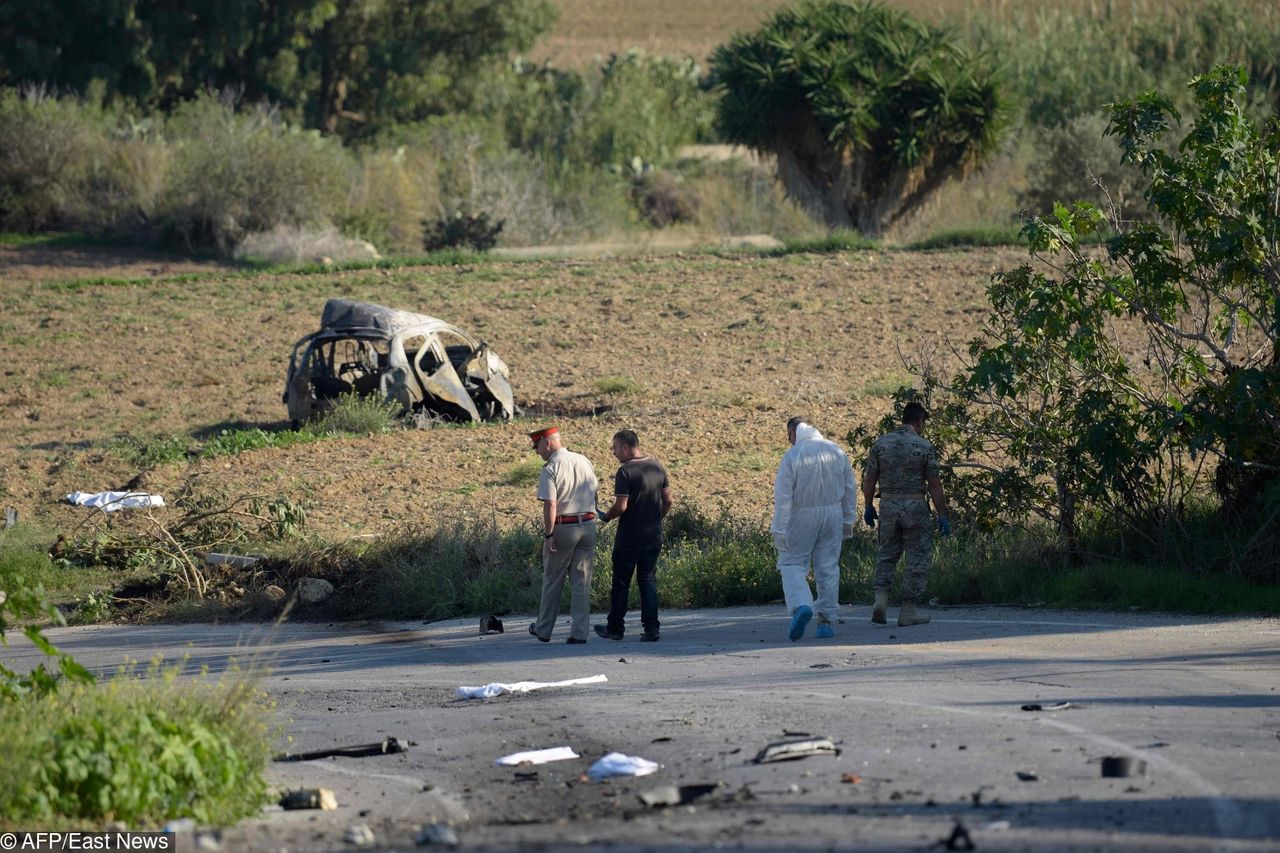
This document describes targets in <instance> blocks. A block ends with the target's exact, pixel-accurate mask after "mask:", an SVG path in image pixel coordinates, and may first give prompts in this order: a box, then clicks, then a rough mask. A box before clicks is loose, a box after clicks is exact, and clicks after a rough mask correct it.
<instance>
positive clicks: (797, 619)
mask: <svg viewBox="0 0 1280 853" xmlns="http://www.w3.org/2000/svg"><path fill="white" fill-rule="evenodd" d="M812 618H813V608H812V607H808V606H806V605H803V604H802V605H800V606H799V607H797V608H796V613H795V615H794V616H792V617H791V632H790V633H789V634H788V635H787V636H789V637H790V638H791V642H793V643H794V642H795V641H796V640H798V639H800V638H801V637H803V636H804V629H805V628H807V627H808V626H809V620H810V619H812Z"/></svg>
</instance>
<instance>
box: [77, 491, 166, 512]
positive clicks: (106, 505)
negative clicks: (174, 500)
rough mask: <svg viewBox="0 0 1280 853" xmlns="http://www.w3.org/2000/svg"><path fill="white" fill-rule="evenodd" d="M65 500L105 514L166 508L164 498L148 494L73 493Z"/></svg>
mask: <svg viewBox="0 0 1280 853" xmlns="http://www.w3.org/2000/svg"><path fill="white" fill-rule="evenodd" d="M64 500H66V502H67V503H69V504H75V505H76V506H92V507H97V508H98V509H101V510H102V511H103V512H115V511H116V510H118V509H140V508H143V507H149V506H164V498H162V497H160V495H149V494H147V493H146V492H72V493H71V494H69V495H67V496H66V498H64Z"/></svg>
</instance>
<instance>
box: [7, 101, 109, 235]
mask: <svg viewBox="0 0 1280 853" xmlns="http://www.w3.org/2000/svg"><path fill="white" fill-rule="evenodd" d="M105 123H106V120H105V118H104V117H103V115H102V114H101V112H100V111H98V110H95V109H92V108H90V107H88V106H86V105H84V104H83V103H81V102H80V101H77V100H74V99H71V98H67V99H58V98H55V97H53V96H51V95H46V94H44V93H42V92H39V91H35V90H29V91H27V92H24V93H19V92H18V91H16V90H14V89H2V90H0V229H5V230H12V231H38V230H41V229H47V228H72V227H77V226H79V225H81V224H82V222H83V220H84V215H85V212H86V211H85V190H86V187H87V185H88V182H89V179H90V174H91V172H92V170H93V168H94V164H95V163H96V162H98V161H99V160H101V159H102V158H103V156H104V154H105V151H106V149H107V140H106V132H105V129H104V125H105Z"/></svg>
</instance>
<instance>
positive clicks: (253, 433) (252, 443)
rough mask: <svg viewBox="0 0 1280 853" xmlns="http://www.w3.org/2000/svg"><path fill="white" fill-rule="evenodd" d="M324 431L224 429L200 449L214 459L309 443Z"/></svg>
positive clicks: (256, 428) (203, 453)
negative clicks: (268, 448)
mask: <svg viewBox="0 0 1280 853" xmlns="http://www.w3.org/2000/svg"><path fill="white" fill-rule="evenodd" d="M324 437H325V434H324V433H319V432H314V431H312V430H310V429H307V428H303V429H286V430H280V431H279V432H268V431H267V430H265V429H262V428H261V427H252V428H250V429H224V430H219V431H218V434H217V435H215V436H214V437H213V438H211V439H209V440H208V441H207V442H206V443H205V445H204V447H203V448H202V449H201V451H200V455H201V457H203V458H205V459H213V458H215V457H218V456H233V455H235V454H237V453H244V452H246V451H249V450H262V449H264V448H267V447H292V446H294V445H295V444H307V443H309V442H312V441H319V440H320V439H322V438H324Z"/></svg>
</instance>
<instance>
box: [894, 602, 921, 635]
mask: <svg viewBox="0 0 1280 853" xmlns="http://www.w3.org/2000/svg"><path fill="white" fill-rule="evenodd" d="M928 621H929V617H928V615H927V614H924V613H916V603H915V602H914V601H904V602H902V608H901V609H900V610H899V611H898V626H899V627H903V628H905V627H906V626H908V625H924V624H927V623H928Z"/></svg>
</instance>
